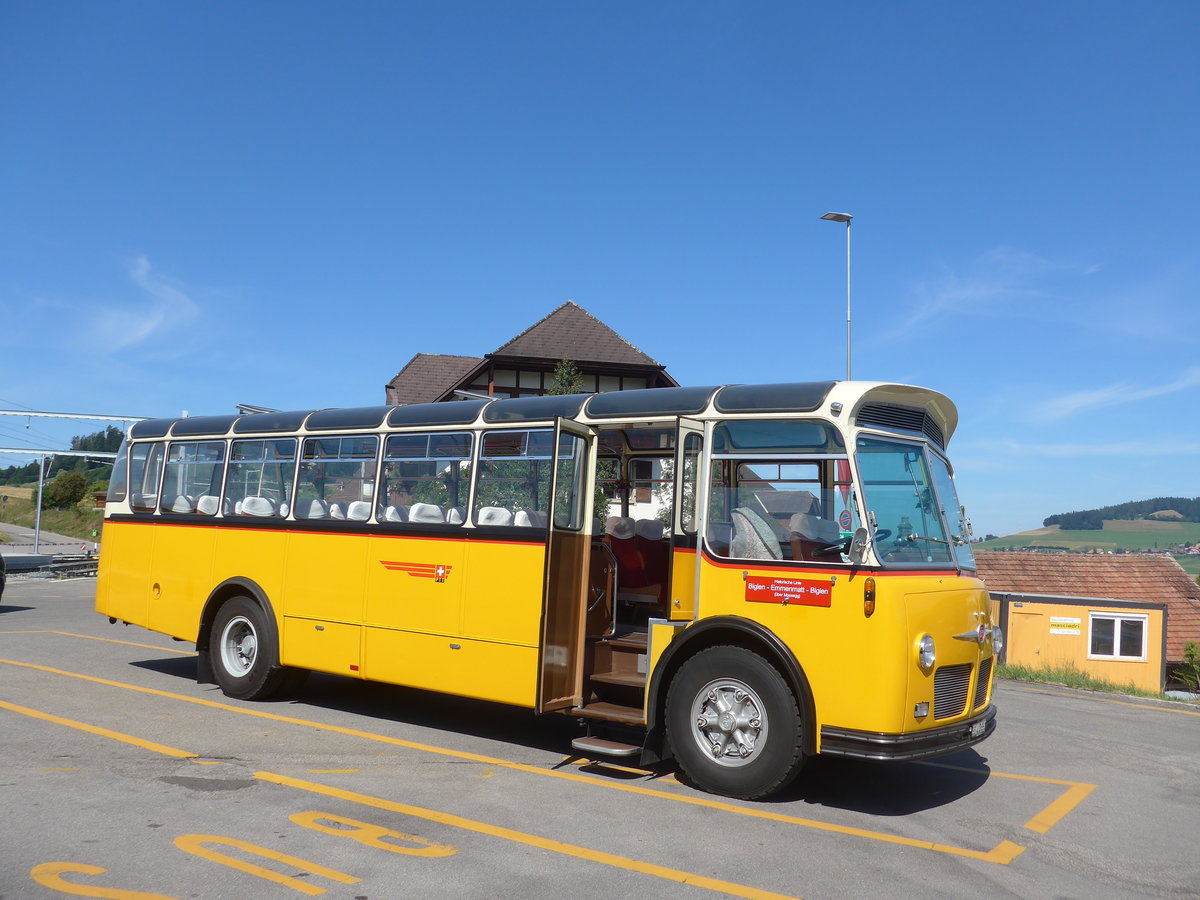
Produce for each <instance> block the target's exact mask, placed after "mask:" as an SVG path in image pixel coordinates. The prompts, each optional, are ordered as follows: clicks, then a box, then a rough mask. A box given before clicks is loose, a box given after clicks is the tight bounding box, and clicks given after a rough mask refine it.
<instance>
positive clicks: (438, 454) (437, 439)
mask: <svg viewBox="0 0 1200 900" xmlns="http://www.w3.org/2000/svg"><path fill="white" fill-rule="evenodd" d="M471 441H472V435H471V434H470V433H468V432H457V431H456V432H434V433H431V434H426V433H422V434H394V435H392V436H391V437H389V438H388V439H387V444H386V445H385V447H384V451H383V485H382V488H381V490H380V492H379V504H378V508H377V509H376V516H377V517H378V519H379V521H380V522H385V523H389V524H397V525H405V524H412V525H420V524H447V525H461V524H462V523H463V520H464V519H465V518H466V515H465V513H466V503H467V493H468V490H469V488H470V468H471Z"/></svg>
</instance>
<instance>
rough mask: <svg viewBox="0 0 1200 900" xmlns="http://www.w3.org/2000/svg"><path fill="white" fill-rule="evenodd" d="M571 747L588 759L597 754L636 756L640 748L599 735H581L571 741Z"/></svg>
mask: <svg viewBox="0 0 1200 900" xmlns="http://www.w3.org/2000/svg"><path fill="white" fill-rule="evenodd" d="M571 749H573V750H578V751H579V752H580V753H582V754H583V755H584V756H586V757H588V758H589V759H593V758H595V757H597V756H619V757H625V756H637V755H638V754H639V753H641V752H642V748H641V747H639V746H638V745H637V744H625V743H622V742H621V741H610V740H607V739H606V738H599V737H591V736H590V735H589V736H588V737H581V738H575V740H573V741H571Z"/></svg>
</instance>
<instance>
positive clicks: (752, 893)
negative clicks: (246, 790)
mask: <svg viewBox="0 0 1200 900" xmlns="http://www.w3.org/2000/svg"><path fill="white" fill-rule="evenodd" d="M254 777H255V778H258V779H261V780H262V781H267V782H270V783H272V784H278V785H281V786H283V787H290V788H295V789H297V790H301V791H308V792H309V793H312V794H320V795H322V796H325V797H334V798H336V799H338V800H345V801H347V802H349V803H356V804H358V805H360V806H369V807H372V808H374V809H382V810H386V811H387V812H394V813H400V814H401V815H405V816H415V817H416V818H419V819H425V820H426V821H428V822H437V823H438V824H440V825H450V826H452V827H454V828H462V829H465V830H466V831H473V832H475V833H477V834H486V835H489V836H491V837H498V838H503V839H504V840H506V841H514V842H515V843H518V844H525V845H526V846H528V847H537V848H538V849H540V850H549V851H551V852H553V853H560V854H563V855H564V856H573V857H575V858H577V859H585V860H588V861H590V862H598V863H603V864H604V865H607V866H613V867H614V868H617V869H625V870H627V871H630V872H638V873H640V874H642V875H653V876H655V877H657V878H665V879H666V880H668V881H677V882H679V883H680V884H689V885H693V886H695V887H699V888H707V889H708V890H710V891H718V892H720V893H722V894H729V895H731V896H734V897H746V898H749V900H784V898H787V900H791V898H790V897H789V895H785V894H776V893H774V892H773V891H764V890H760V889H758V888H752V887H749V886H747V885H744V884H735V883H734V882H731V881H721V880H720V879H717V878H708V877H707V876H704V875H696V874H694V873H692V872H684V871H682V870H680V869H672V868H668V867H667V866H660V865H656V864H654V863H648V862H642V861H640V860H636V859H630V858H629V857H626V856H617V855H616V854H614V853H605V852H604V851H603V850H593V849H591V848H590V847H581V846H579V845H578V844H568V843H564V842H563V841H556V840H553V839H551V838H544V837H539V836H538V835H536V834H528V833H526V832H524V831H516V830H515V829H512V828H504V827H503V826H500V825H490V824H488V823H487V822H479V821H477V820H475V819H466V818H463V817H462V816H456V815H453V814H451V813H444V812H439V811H437V810H433V809H426V808H424V807H421V806H410V805H409V804H407V803H396V802H395V801H392V800H384V799H383V798H381V797H372V796H370V795H368V794H359V793H356V792H354V791H346V790H342V789H340V788H335V787H329V786H328V785H324V784H317V783H316V782H313V781H301V780H300V779H298V778H289V777H288V776H286V775H277V774H275V773H274V772H255V773H254Z"/></svg>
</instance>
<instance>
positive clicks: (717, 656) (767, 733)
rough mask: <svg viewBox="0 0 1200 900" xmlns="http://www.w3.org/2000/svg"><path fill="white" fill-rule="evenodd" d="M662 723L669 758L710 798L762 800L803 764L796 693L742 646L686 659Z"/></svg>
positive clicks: (800, 723) (800, 722) (787, 779)
mask: <svg viewBox="0 0 1200 900" xmlns="http://www.w3.org/2000/svg"><path fill="white" fill-rule="evenodd" d="M666 719H667V734H668V737H669V739H670V742H671V749H672V751H673V752H674V754H675V759H676V760H677V761H678V763H679V765H680V767H681V768H682V769H683V771H684V772H685V773H686V774H687V776H688V777H689V778H690V779H691V780H692V781H693V782H695V784H696V785H697V786H698V787H700V788H702V789H704V790H706V791H710V792H711V793H714V794H724V795H725V796H728V797H738V798H740V799H743V800H757V799H761V798H763V797H767V796H769V795H771V794H774V793H776V792H777V791H780V790H782V789H783V788H784V787H786V786H787V785H788V784H789V783H790V782H791V781H792V779H794V778H795V777H796V775H797V773H799V771H800V768H801V767H802V766H803V765H804V752H803V742H802V737H803V718H802V716H801V713H800V707H799V704H798V703H797V702H796V697H795V695H794V694H793V693H792V690H791V688H790V687H789V686H788V684H787V682H786V681H785V680H784V678H783V676H782V675H781V674H780V673H779V671H778V670H777V669H776V668H775V667H774V666H772V665H771V664H770V663H769V662H767V661H766V660H765V659H763V658H762V657H761V656H759V655H758V654H757V653H754V652H752V651H749V650H745V649H742V648H741V647H725V646H721V647H710V648H708V649H707V650H702V651H700V652H699V653H697V654H696V655H695V656H693V657H692V658H691V659H689V660H687V661H686V662H685V663H684V664H683V665H682V666H681V667H680V668H679V671H678V672H677V673H676V675H675V678H674V679H673V680H672V682H671V688H670V690H669V691H668V693H667V715H666Z"/></svg>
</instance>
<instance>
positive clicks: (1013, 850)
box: [0, 659, 1025, 865]
mask: <svg viewBox="0 0 1200 900" xmlns="http://www.w3.org/2000/svg"><path fill="white" fill-rule="evenodd" d="M0 663H6V664H8V665H14V666H20V667H22V668H27V669H35V670H38V671H42V672H49V673H51V674H54V675H64V676H66V677H68V678H78V679H81V680H83V681H91V682H93V683H96V684H103V685H107V686H110V687H117V688H121V689H123V690H129V691H134V692H137V693H142V694H150V695H152V696H157V697H166V698H168V699H172V700H181V701H183V702H185V703H195V704H197V705H199V706H207V707H210V708H212V709H220V710H226V711H229V712H235V713H239V714H241V715H245V716H254V717H256V718H260V719H268V720H270V721H274V722H284V723H287V724H291V725H300V726H302V727H304V728H313V729H316V730H317V731H328V732H331V733H335V734H343V735H348V736H350V737H357V738H363V739H364V740H369V741H377V742H379V743H384V744H390V745H392V746H396V747H404V748H406V749H410V750H419V751H422V752H426V753H433V754H437V755H439V756H450V757H453V758H455V759H464V760H467V761H469V762H477V763H482V764H483V765H488V766H496V767H499V768H505V769H511V770H514V771H518V772H524V773H527V774H532V775H540V776H548V777H551V778H561V779H565V780H567V781H573V782H576V783H579V784H586V785H592V786H595V787H604V788H608V789H609V790H614V791H625V792H626V793H631V794H640V795H642V796H645V797H655V798H658V799H662V800H669V801H671V802H673V803H684V804H688V805H690V806H700V807H707V808H708V809H716V810H720V811H722V812H728V813H732V814H734V815H737V816H747V817H750V818H756V819H764V820H767V821H773V822H781V823H784V824H787V825H798V826H800V827H803V828H812V829H814V830H817V831H827V832H831V833H834V834H843V835H849V836H852V837H861V838H866V839H869V840H874V841H882V842H884V843H888V844H899V845H901V846H905V847H914V848H917V849H920V850H932V851H934V852H937V853H946V854H950V855H953V856H964V857H967V858H969V859H978V860H981V861H983V862H991V863H998V864H1000V865H1008V864H1009V863H1010V862H1012V861H1013V860H1014V859H1016V858H1017V857H1018V856H1020V855H1021V854H1022V853H1023V852H1024V851H1025V847H1023V846H1021V845H1020V844H1016V843H1013V842H1012V841H1008V840H1005V841H1001V842H1000V843H999V844H997V845H996V846H995V847H993V848H992V849H991V850H970V849H967V848H965V847H952V846H949V845H947V844H936V843H933V842H930V841H922V840H917V839H915V838H907V837H903V836H900V835H895V834H887V833H885V832H881V831H871V830H869V829H865V828H855V827H852V826H848V825H834V824H831V823H828V822H820V821H817V820H815V819H804V818H800V817H798V816H789V815H786V814H784V813H777V812H772V811H771V810H769V809H761V808H752V807H745V806H737V805H735V804H733V803H729V802H726V801H722V800H716V799H713V798H710V797H706V796H702V795H692V794H676V793H671V792H669V791H660V790H656V789H655V788H650V787H645V786H644V785H640V784H630V783H627V782H611V781H606V780H603V779H600V778H593V777H590V776H587V775H580V774H577V773H575V772H567V771H563V770H560V769H546V768H542V767H540V766H533V765H529V764H527V763H518V762H511V761H509V760H505V759H499V758H496V757H492V756H484V755H482V754H479V753H470V752H467V751H463V750H450V749H447V748H445V747H437V746H434V745H432V744H421V743H417V742H416V741H408V740H405V739H403V738H395V737H391V736H389V735H382V734H374V733H372V732H369V731H360V730H358V729H354V728H346V727H344V726H340V725H328V724H325V723H321V722H313V721H310V720H307V719H297V718H294V717H291V716H282V715H279V714H277V713H270V712H264V711H263V710H259V709H249V708H243V707H239V706H231V705H230V704H228V703H219V702H217V701H215V700H208V699H205V698H203V697H189V696H187V695H185V694H175V693H171V692H170V691H163V690H159V689H157V688H148V687H141V686H140V685H134V684H123V683H122V682H119V681H111V680H109V679H107V678H99V677H96V676H94V675H83V674H81V673H78V672H67V671H64V670H62V669H55V668H52V667H50V666H42V665H37V664H36V663H25V662H17V661H15V660H10V659H0ZM993 774H995V773H993Z"/></svg>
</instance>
